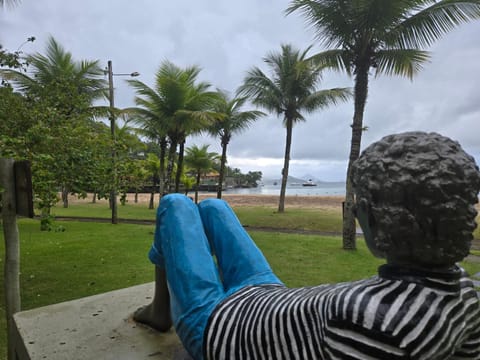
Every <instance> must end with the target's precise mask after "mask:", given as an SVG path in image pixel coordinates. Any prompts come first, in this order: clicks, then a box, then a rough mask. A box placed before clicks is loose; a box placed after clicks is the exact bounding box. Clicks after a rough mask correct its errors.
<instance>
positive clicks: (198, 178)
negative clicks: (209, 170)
mask: <svg viewBox="0 0 480 360" xmlns="http://www.w3.org/2000/svg"><path fill="white" fill-rule="evenodd" d="M200 176H201V173H200V170H199V171H197V185H196V186H195V204H198V188H199V187H200Z"/></svg>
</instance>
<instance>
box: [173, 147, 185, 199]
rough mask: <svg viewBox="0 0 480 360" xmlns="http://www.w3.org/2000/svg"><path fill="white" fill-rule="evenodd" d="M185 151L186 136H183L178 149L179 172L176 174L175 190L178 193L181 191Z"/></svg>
mask: <svg viewBox="0 0 480 360" xmlns="http://www.w3.org/2000/svg"><path fill="white" fill-rule="evenodd" d="M184 152H185V138H183V139H182V140H181V141H180V148H179V149H178V160H177V174H176V176H175V192H176V193H178V192H179V191H180V179H181V178H182V171H183V154H184Z"/></svg>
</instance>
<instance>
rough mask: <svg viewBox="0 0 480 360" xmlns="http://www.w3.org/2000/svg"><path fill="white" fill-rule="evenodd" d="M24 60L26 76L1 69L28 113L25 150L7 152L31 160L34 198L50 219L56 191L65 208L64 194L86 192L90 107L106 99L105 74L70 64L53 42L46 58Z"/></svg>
mask: <svg viewBox="0 0 480 360" xmlns="http://www.w3.org/2000/svg"><path fill="white" fill-rule="evenodd" d="M26 61H27V63H28V64H29V72H28V73H26V72H24V71H22V70H14V69H2V70H0V75H1V76H2V78H4V79H6V80H8V81H9V82H10V83H11V84H12V85H13V86H14V89H15V90H17V91H19V93H20V94H21V95H22V96H23V97H22V99H23V100H22V102H23V103H22V106H23V109H24V111H25V114H26V115H25V119H26V121H25V122H24V125H23V127H22V129H21V130H20V132H21V133H22V134H21V137H20V139H22V141H23V142H24V148H23V149H22V148H16V149H14V148H12V147H10V151H14V152H16V153H17V156H19V157H21V158H26V159H29V160H31V161H32V175H33V186H34V193H35V195H36V197H37V198H38V204H39V205H40V207H42V213H43V214H44V215H45V217H48V216H49V213H50V208H51V206H53V204H54V200H53V199H55V198H56V188H57V187H61V189H62V194H63V198H64V204H65V206H67V205H68V202H67V200H68V198H67V194H68V193H82V192H84V191H85V187H86V186H87V177H88V175H87V174H88V173H89V172H90V169H91V166H92V162H91V160H92V156H91V155H92V153H93V152H92V151H91V149H89V147H88V146H89V145H90V143H89V141H88V134H91V133H93V131H94V127H93V126H92V124H93V122H92V117H93V115H94V113H95V111H94V110H93V107H92V104H93V102H94V101H95V100H96V99H98V98H100V97H101V96H103V95H104V94H105V88H106V86H105V85H106V83H105V81H104V80H103V79H101V78H100V77H99V76H100V75H102V74H103V71H102V70H101V69H100V68H99V66H98V62H97V61H93V62H91V61H79V62H77V61H74V60H73V58H72V55H71V54H70V53H69V52H66V51H65V50H64V49H63V48H62V47H61V46H60V44H58V43H57V42H56V41H55V39H53V38H50V39H49V41H48V43H47V48H46V55H42V54H39V53H36V54H34V55H27V56H26ZM10 100H12V96H10ZM17 100H18V97H17ZM15 129H19V128H18V126H17V127H15ZM53 149H55V151H52V150H53ZM54 185H55V186H54ZM54 191H55V195H52V193H53V192H54Z"/></svg>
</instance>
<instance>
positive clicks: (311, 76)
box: [239, 45, 350, 212]
mask: <svg viewBox="0 0 480 360" xmlns="http://www.w3.org/2000/svg"><path fill="white" fill-rule="evenodd" d="M309 50H310V47H309V48H307V49H306V50H305V51H303V52H300V51H299V50H296V49H293V48H292V47H291V46H290V45H282V52H281V53H270V54H268V55H267V56H266V57H265V58H264V61H265V62H266V63H267V65H268V67H269V68H270V70H271V72H272V77H270V78H269V77H268V76H267V75H266V74H265V73H263V71H262V70H260V69H259V68H257V67H254V68H253V69H251V70H250V71H249V72H248V74H247V77H246V78H245V80H244V84H243V85H242V86H241V87H240V88H239V94H242V95H246V96H248V97H249V98H250V99H251V100H252V102H253V103H254V104H255V105H258V106H261V107H263V108H265V109H266V110H268V111H272V112H275V113H276V114H277V115H283V123H284V125H285V127H286V129H287V138H286V143H285V158H284V165H283V169H282V185H281V189H280V201H279V205H278V212H284V209H285V191H286V187H287V179H288V167H289V163H290V148H291V143H292V129H293V126H294V125H295V123H297V122H299V121H305V118H304V116H303V114H302V112H308V113H310V112H313V111H315V110H317V109H323V108H326V107H327V106H329V105H335V104H337V103H339V102H341V101H345V100H347V99H348V98H349V95H350V91H349V90H348V89H344V88H335V89H328V90H317V85H318V83H319V81H320V80H321V73H322V70H323V69H324V66H320V65H315V64H314V63H312V62H311V61H308V60H307V57H306V56H307V53H308V51H309Z"/></svg>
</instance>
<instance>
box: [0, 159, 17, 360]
mask: <svg viewBox="0 0 480 360" xmlns="http://www.w3.org/2000/svg"><path fill="white" fill-rule="evenodd" d="M0 186H1V187H2V188H3V189H4V192H3V194H2V223H3V236H4V239H5V264H4V291H5V313H6V317H7V339H8V341H7V343H8V359H9V360H15V359H16V355H15V347H14V344H15V333H16V332H15V324H14V322H13V314H15V313H16V312H19V311H20V240H19V233H18V226H17V214H16V212H17V211H16V205H15V201H16V200H15V175H14V160H13V159H0Z"/></svg>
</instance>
